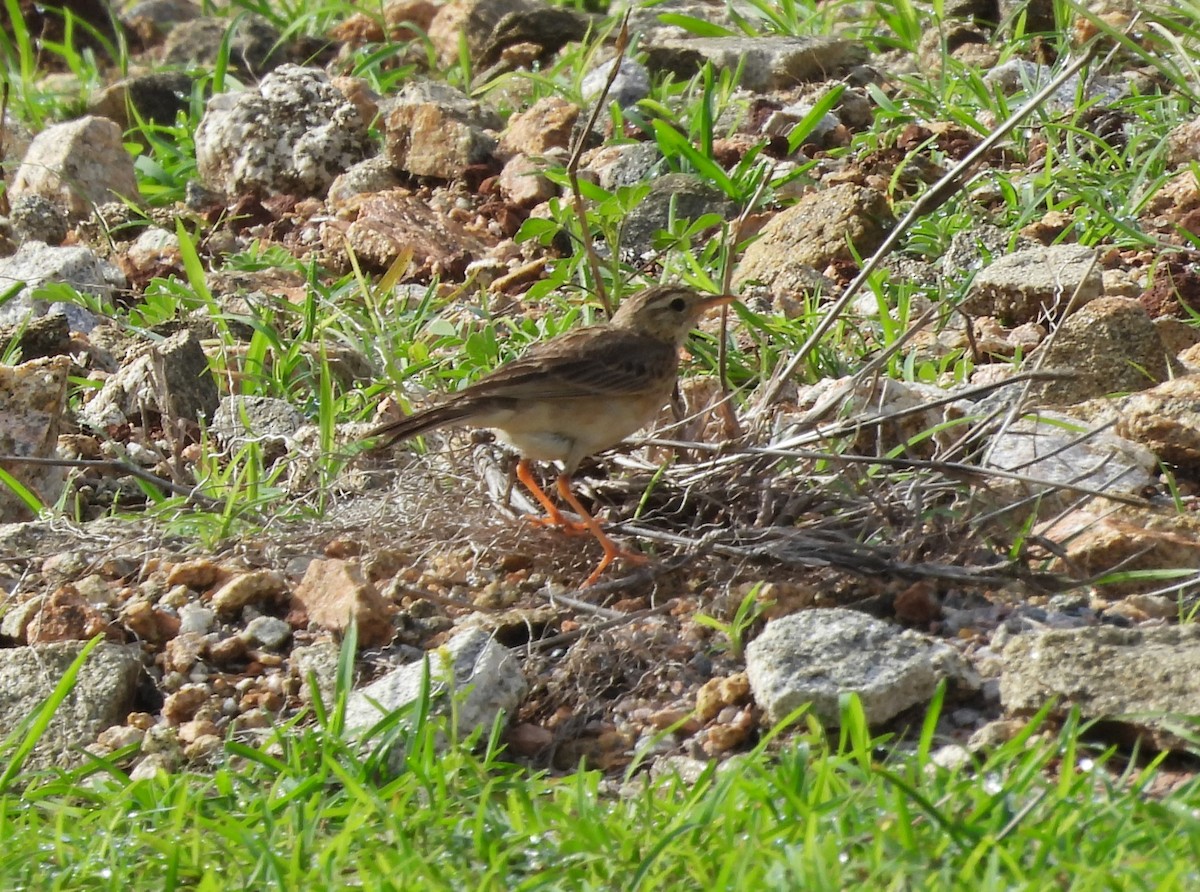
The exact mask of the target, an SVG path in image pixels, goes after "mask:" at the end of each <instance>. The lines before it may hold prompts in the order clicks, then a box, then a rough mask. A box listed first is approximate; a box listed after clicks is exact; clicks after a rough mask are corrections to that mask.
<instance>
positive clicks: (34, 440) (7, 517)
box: [0, 356, 71, 523]
mask: <svg viewBox="0 0 1200 892" xmlns="http://www.w3.org/2000/svg"><path fill="white" fill-rule="evenodd" d="M70 371H71V361H70V359H68V358H67V357H65V356H59V357H55V358H54V359H37V360H34V361H32V362H25V363H22V364H21V365H17V366H2V365H0V418H3V419H4V423H3V424H0V453H4V454H6V455H20V456H24V457H28V458H53V457H54V456H55V454H56V451H55V450H56V446H57V444H58V428H59V423H60V421H61V420H62V415H63V412H64V411H65V409H66V405H67V384H68V376H69V374H70ZM0 467H2V468H4V470H5V471H7V472H8V473H9V474H12V475H13V476H14V477H15V478H16V479H17V480H18V481H19V482H20V483H21V484H22V485H23V486H25V487H26V488H27V489H29V490H31V491H32V492H33V494H34V495H35V496H37V497H38V499H39V500H40V501H41V503H42V504H43V505H46V506H50V505H54V504H55V503H56V502H57V501H58V498H59V496H60V495H62V490H63V487H64V486H65V485H66V479H67V472H66V469H65V468H55V467H39V466H36V465H28V464H21V463H17V462H0ZM29 513H30V512H29V509H28V508H27V507H26V505H25V503H24V502H22V501H21V500H20V499H18V498H17V496H16V495H15V494H14V493H13V492H12V491H11V490H10V489H9V488H8V487H7V486H0V523H12V522H15V521H19V520H28V519H30V517H29Z"/></svg>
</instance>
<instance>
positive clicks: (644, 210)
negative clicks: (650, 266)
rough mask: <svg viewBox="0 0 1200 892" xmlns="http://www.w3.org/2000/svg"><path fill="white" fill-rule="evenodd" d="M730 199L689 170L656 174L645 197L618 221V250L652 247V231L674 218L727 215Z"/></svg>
mask: <svg viewBox="0 0 1200 892" xmlns="http://www.w3.org/2000/svg"><path fill="white" fill-rule="evenodd" d="M733 213H735V209H734V205H733V202H732V201H730V200H729V199H727V198H726V197H725V194H724V193H723V192H721V191H720V190H719V189H717V188H716V187H714V186H710V185H708V184H707V183H705V182H704V181H703V180H701V179H700V178H699V177H697V176H695V175H694V174H690V173H669V174H667V175H666V176H661V177H658V178H657V179H655V180H654V182H653V183H652V184H651V186H650V191H649V192H648V193H647V194H646V197H645V198H643V199H642V200H641V202H640V203H639V204H638V205H637V207H635V208H634V209H633V210H632V211H630V212H629V214H628V215H627V216H626V217H625V220H624V222H623V223H622V225H621V250H622V251H627V252H630V253H632V254H634V255H636V256H639V257H640V256H642V255H643V254H646V253H648V252H650V251H652V250H653V249H654V235H655V233H657V232H658V231H659V230H663V229H667V228H668V227H669V226H670V223H671V220H672V218H673V219H675V220H676V221H683V220H697V219H699V218H700V217H702V216H704V215H705V214H716V215H717V216H719V217H723V218H728V217H730V216H731V215H732V214H733Z"/></svg>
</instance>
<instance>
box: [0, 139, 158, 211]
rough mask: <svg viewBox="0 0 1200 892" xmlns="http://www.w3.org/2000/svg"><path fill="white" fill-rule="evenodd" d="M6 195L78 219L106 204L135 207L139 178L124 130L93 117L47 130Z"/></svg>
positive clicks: (24, 161)
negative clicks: (39, 200)
mask: <svg viewBox="0 0 1200 892" xmlns="http://www.w3.org/2000/svg"><path fill="white" fill-rule="evenodd" d="M8 194H9V197H10V198H20V197H22V196H25V195H40V196H42V197H43V198H46V199H49V200H50V201H52V202H54V203H55V204H57V205H59V206H60V207H62V208H63V209H64V210H65V211H66V212H67V213H68V214H70V215H71V216H73V217H76V218H82V217H88V216H90V215H91V213H92V208H93V207H95V206H96V205H98V204H104V203H105V202H108V201H117V200H120V199H123V198H124V199H129V200H133V201H136V200H137V198H138V185H137V177H136V176H135V175H134V171H133V158H132V157H131V156H130V154H129V152H127V151H126V150H125V144H124V138H123V136H122V134H121V128H120V127H118V126H117V125H116V124H115V123H113V122H112V121H110V120H108V118H100V117H96V116H94V115H87V116H85V117H82V118H78V119H76V120H74V121H67V122H66V123H63V124H54V125H52V126H50V127H47V128H46V129H45V130H43V131H42V132H41V133H39V134H38V135H37V136H35V137H34V138H33V142H32V143H31V144H30V146H29V151H27V152H26V153H25V158H24V160H23V161H22V162H21V166H20V168H18V170H17V175H16V176H15V177H14V178H13V181H12V185H11V186H9V193H8Z"/></svg>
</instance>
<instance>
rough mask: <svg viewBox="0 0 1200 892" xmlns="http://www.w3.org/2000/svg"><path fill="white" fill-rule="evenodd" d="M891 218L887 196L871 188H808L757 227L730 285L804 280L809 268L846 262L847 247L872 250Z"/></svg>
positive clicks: (779, 285)
mask: <svg viewBox="0 0 1200 892" xmlns="http://www.w3.org/2000/svg"><path fill="white" fill-rule="evenodd" d="M894 222H895V218H894V217H893V216H892V212H891V209H890V207H889V206H888V202H887V198H886V197H885V196H884V195H883V194H882V193H880V192H877V191H876V190H874V189H868V188H866V187H863V186H855V185H852V184H850V183H844V184H841V185H837V186H833V187H831V188H829V189H822V190H820V191H818V192H811V193H809V194H808V195H806V196H804V197H803V198H802V199H800V201H798V202H796V204H794V205H792V206H791V207H790V208H787V209H786V210H784V211H781V212H779V213H778V214H776V215H775V216H774V217H772V218H771V219H770V220H769V221H768V222H767V225H766V226H764V227H763V228H762V232H761V233H760V234H759V238H758V240H757V241H755V242H754V243H753V244H752V245H750V247H748V248H747V249H746V253H745V254H744V255H743V256H742V260H741V262H740V263H739V264H738V268H737V272H736V273H735V274H734V285H735V286H740V285H742V284H744V283H749V282H761V283H762V284H764V285H766V286H767V287H769V288H771V290H772V291H776V292H779V291H786V290H788V287H787V285H788V283H789V282H793V281H799V282H807V281H809V279H810V275H811V273H810V269H815V270H823V269H824V268H825V267H826V266H828V265H829V264H830V263H833V262H835V261H845V260H852V259H853V255H852V253H851V249H850V247H848V245H853V247H854V249H855V252H856V253H857V254H858V256H859V257H866V256H868V255H869V254H871V253H873V252H874V251H875V249H876V248H878V247H879V245H880V244H882V243H883V239H884V238H885V237H886V235H887V232H888V230H889V229H890V228H891V226H892V225H893V223H894ZM805 268H809V269H805Z"/></svg>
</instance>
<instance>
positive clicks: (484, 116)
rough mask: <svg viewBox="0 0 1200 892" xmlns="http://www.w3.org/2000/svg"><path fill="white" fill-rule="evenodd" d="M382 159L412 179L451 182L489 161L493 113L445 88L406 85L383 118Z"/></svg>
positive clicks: (423, 83) (496, 118) (417, 83)
mask: <svg viewBox="0 0 1200 892" xmlns="http://www.w3.org/2000/svg"><path fill="white" fill-rule="evenodd" d="M383 125H384V138H385V143H386V148H387V156H388V159H389V160H390V161H391V163H392V165H393V166H395V167H396V169H398V170H403V171H406V172H408V173H410V174H413V175H414V176H420V177H438V178H440V179H447V180H449V179H454V178H456V177H459V176H461V175H462V174H463V172H464V171H465V170H466V169H467V168H468V167H470V166H472V165H475V164H480V163H483V162H485V161H487V160H488V159H490V158H491V157H492V152H493V151H494V150H495V148H496V140H495V139H494V138H493V137H492V136H491V135H489V134H488V133H485V132H484V131H485V129H491V130H498V129H499V128H500V126H501V120H500V118H499V116H498V115H496V114H495V113H494V112H492V111H490V110H488V109H485V108H484V107H483V106H482V105H480V104H479V103H478V102H476V101H475V100H473V99H470V98H468V97H467V96H466V94H464V93H461V92H460V91H458V90H456V89H454V88H453V87H451V86H450V85H449V84H444V83H441V82H438V81H410V82H409V83H407V84H405V85H404V87H402V88H401V90H400V92H399V93H398V94H397V95H396V97H395V98H394V99H393V100H391V102H390V103H388V108H387V111H386V112H385V113H384V114H383Z"/></svg>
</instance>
